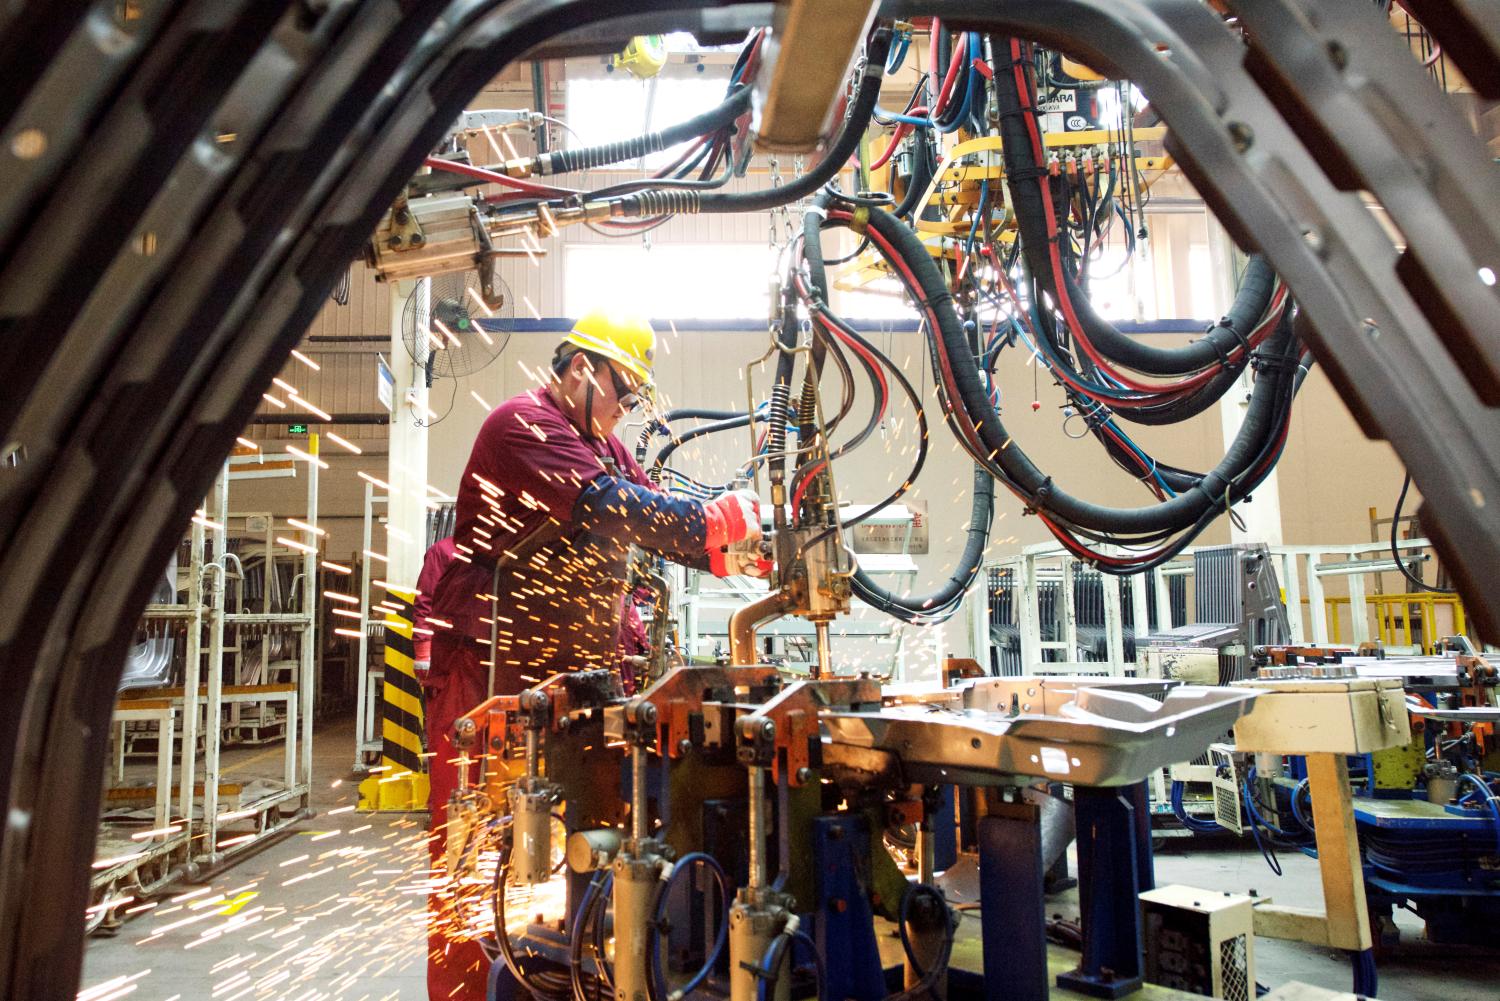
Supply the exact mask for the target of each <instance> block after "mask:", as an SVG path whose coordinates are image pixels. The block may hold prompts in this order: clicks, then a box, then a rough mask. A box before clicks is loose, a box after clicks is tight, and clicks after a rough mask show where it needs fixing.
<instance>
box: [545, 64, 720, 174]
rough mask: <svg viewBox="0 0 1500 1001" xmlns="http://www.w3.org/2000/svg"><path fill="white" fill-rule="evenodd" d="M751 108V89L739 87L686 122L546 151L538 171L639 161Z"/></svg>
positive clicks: (555, 171) (559, 171)
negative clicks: (576, 147) (613, 140)
mask: <svg viewBox="0 0 1500 1001" xmlns="http://www.w3.org/2000/svg"><path fill="white" fill-rule="evenodd" d="M749 110H750V88H749V87H746V86H740V87H738V88H736V89H735V91H734V92H733V93H731V94H730V95H729V96H728V97H727V98H725V99H724V100H723V102H722V103H720V104H719V105H718V106H717V107H714V108H710V109H709V110H708V111H705V112H703V113H702V114H701V115H694V116H693V117H692V118H689V119H688V120H687V121H685V122H678V123H677V124H676V125H669V126H668V127H667V128H664V129H662V130H661V131H660V132H647V133H646V134H645V135H643V136H635V137H634V138H631V139H622V140H620V141H619V142H612V143H604V144H602V145H599V146H585V147H583V148H582V149H562V150H557V151H556V152H553V153H543V154H541V155H540V156H538V157H536V167H537V169H536V173H537V174H539V175H543V176H545V175H548V174H569V173H572V172H573V171H575V170H590V169H592V168H594V167H604V166H608V165H609V164H612V163H621V162H623V161H625V160H636V159H639V158H640V157H643V156H646V155H648V154H651V153H657V152H660V151H661V150H664V149H667V148H669V147H671V146H676V145H677V144H678V143H683V142H687V141H688V140H689V139H694V138H696V137H698V136H706V135H708V134H709V133H711V132H716V131H718V130H719V129H722V128H723V127H724V126H726V125H728V124H729V123H731V122H733V121H734V120H735V119H736V118H738V117H740V116H741V115H743V114H744V113H745V112H747V111H749Z"/></svg>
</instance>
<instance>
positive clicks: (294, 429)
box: [286, 424, 307, 434]
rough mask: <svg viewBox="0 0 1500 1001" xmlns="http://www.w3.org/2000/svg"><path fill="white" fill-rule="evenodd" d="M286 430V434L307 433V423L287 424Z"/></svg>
mask: <svg viewBox="0 0 1500 1001" xmlns="http://www.w3.org/2000/svg"><path fill="white" fill-rule="evenodd" d="M286 430H287V434H307V425H306V424H288V425H287V426H286Z"/></svg>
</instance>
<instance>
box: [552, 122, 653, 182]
mask: <svg viewBox="0 0 1500 1001" xmlns="http://www.w3.org/2000/svg"><path fill="white" fill-rule="evenodd" d="M662 142H663V141H662V137H661V133H659V132H648V133H647V134H646V135H643V136H635V137H634V138H632V139H622V140H620V141H619V142H613V143H604V144H603V145H601V146H588V147H585V148H584V149H566V150H560V151H558V152H556V153H553V154H552V171H551V172H552V173H556V174H567V173H570V172H572V171H575V170H590V169H592V168H594V167H607V166H609V165H610V164H612V163H620V162H621V161H623V160H637V159H640V158H641V157H643V156H646V155H647V154H648V153H655V152H657V151H658V150H660V149H661V148H662Z"/></svg>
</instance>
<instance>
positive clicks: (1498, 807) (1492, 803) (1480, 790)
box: [1458, 772, 1500, 838]
mask: <svg viewBox="0 0 1500 1001" xmlns="http://www.w3.org/2000/svg"><path fill="white" fill-rule="evenodd" d="M1466 779H1467V780H1468V781H1469V782H1470V783H1472V784H1473V785H1474V786H1476V787H1477V788H1476V789H1475V790H1474V792H1471V793H1468V794H1467V795H1465V796H1463V797H1462V798H1460V799H1459V801H1458V802H1459V805H1460V806H1462V805H1463V803H1464V802H1465V801H1466V800H1468V799H1469V797H1470V796H1475V795H1479V796H1483V797H1484V801H1485V805H1487V806H1488V807H1489V808H1490V815H1491V816H1492V817H1494V819H1495V836H1496V837H1497V838H1500V797H1497V796H1496V795H1495V791H1494V790H1493V789H1491V788H1490V787H1489V786H1488V785H1486V784H1485V783H1484V782H1483V781H1482V780H1480V779H1479V777H1478V776H1475V775H1473V774H1471V773H1469V772H1464V773H1463V774H1462V775H1460V776H1459V777H1458V784H1459V785H1460V786H1462V785H1463V784H1464V781H1465V780H1466Z"/></svg>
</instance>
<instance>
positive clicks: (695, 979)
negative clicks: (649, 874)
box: [648, 852, 729, 1001]
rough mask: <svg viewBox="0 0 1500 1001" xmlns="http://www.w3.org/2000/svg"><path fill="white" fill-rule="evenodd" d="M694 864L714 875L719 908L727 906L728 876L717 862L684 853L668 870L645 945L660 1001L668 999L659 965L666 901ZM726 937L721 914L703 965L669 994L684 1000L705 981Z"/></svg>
mask: <svg viewBox="0 0 1500 1001" xmlns="http://www.w3.org/2000/svg"><path fill="white" fill-rule="evenodd" d="M695 862H696V863H699V864H701V865H703V866H704V867H705V868H707V869H708V870H709V871H710V872H712V873H713V874H714V879H715V880H717V882H718V884H719V902H720V904H721V905H722V907H723V908H726V909H727V908H728V906H729V876H728V875H727V874H726V873H725V872H724V867H723V866H721V865H720V864H719V861H718V859H716V858H714V857H713V856H712V855H708V854H706V853H704V852H688V853H687V854H686V855H684V856H683V857H682V858H680V859H678V860H677V864H676V865H674V866H673V867H672V872H671V874H670V875H668V876H667V882H666V885H664V886H663V887H662V888H661V892H660V893H658V894H657V895H656V914H655V920H654V921H653V922H652V932H651V934H652V938H653V940H654V941H653V944H652V945H650V946H648V950H649V951H650V953H651V973H652V976H653V977H655V988H656V996H657V998H659V999H661V1001H665V999H666V998H667V997H668V996H669V991H668V990H667V977H666V973H665V972H664V971H663V969H662V962H661V954H662V945H663V941H662V936H661V928H662V927H664V925H665V921H666V910H667V898H668V897H670V896H671V893H672V883H673V881H674V880H676V879H677V878H678V877H679V876H681V875H682V873H684V872H686V871H687V870H688V869H689V868H691V866H692V865H693V863H695ZM728 938H729V917H728V915H727V914H724V913H722V911H721V912H720V916H719V934H718V935H717V936H716V937H715V938H714V945H713V948H712V949H710V950H709V951H708V956H707V957H705V959H704V960H703V966H702V967H701V968H699V970H698V972H697V973H695V974H693V976H692V977H691V978H690V979H689V980H688V982H687V983H686V984H684V985H683V986H682V987H680V988H678V989H677V990H676V991H672V992H670V993H673V994H676V995H677V996H678V997H686V996H687V995H689V994H691V993H692V992H693V991H695V990H697V989H698V987H699V985H701V984H702V983H703V981H705V980H707V979H708V975H709V974H710V973H712V972H713V969H714V966H715V965H717V964H718V962H719V955H720V954H721V953H722V952H723V951H724V943H725V941H726V940H727V939H728Z"/></svg>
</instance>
